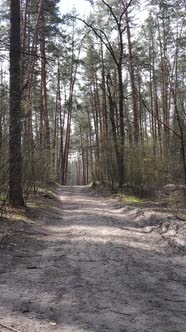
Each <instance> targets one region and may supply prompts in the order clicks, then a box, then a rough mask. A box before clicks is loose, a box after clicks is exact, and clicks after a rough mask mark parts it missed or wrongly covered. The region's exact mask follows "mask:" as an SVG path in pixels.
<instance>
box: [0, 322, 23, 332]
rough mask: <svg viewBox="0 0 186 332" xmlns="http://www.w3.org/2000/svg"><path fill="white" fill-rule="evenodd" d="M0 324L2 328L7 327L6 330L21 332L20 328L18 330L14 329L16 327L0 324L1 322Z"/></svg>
mask: <svg viewBox="0 0 186 332" xmlns="http://www.w3.org/2000/svg"><path fill="white" fill-rule="evenodd" d="M0 326H1V327H3V328H4V329H7V330H10V331H12V332H21V331H20V330H19V331H18V330H16V329H14V328H13V327H10V326H7V325H4V324H2V323H0Z"/></svg>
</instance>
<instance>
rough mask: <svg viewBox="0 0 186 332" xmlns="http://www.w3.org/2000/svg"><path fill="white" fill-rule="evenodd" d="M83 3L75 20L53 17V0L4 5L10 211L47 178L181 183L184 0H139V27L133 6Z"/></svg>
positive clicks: (1, 97)
mask: <svg viewBox="0 0 186 332" xmlns="http://www.w3.org/2000/svg"><path fill="white" fill-rule="evenodd" d="M91 3H93V4H94V5H93V7H92V12H91V15H90V17H88V18H86V19H83V18H82V17H79V16H77V14H76V13H75V12H74V11H73V12H72V13H69V15H67V16H66V17H63V18H61V17H60V15H59V9H58V4H59V1H58V0H55V1H52V0H46V1H44V0H37V1H36V0H22V1H20V3H19V1H11V2H10V5H11V7H9V4H8V2H7V1H4V7H3V10H4V11H1V12H0V15H1V17H3V25H2V26H1V27H0V44H1V49H2V50H3V51H1V52H0V62H1V65H0V157H1V158H0V188H1V191H2V192H3V193H6V192H7V184H9V199H10V203H11V204H12V205H23V204H24V200H23V196H24V195H23V194H25V193H28V192H29V191H30V190H31V189H32V188H33V189H34V190H37V186H39V184H40V183H42V184H46V183H47V181H48V180H57V181H59V182H60V183H62V184H67V183H69V182H70V181H71V180H72V181H71V182H72V183H78V184H87V183H89V182H91V181H96V180H98V181H104V182H108V183H110V184H112V186H113V187H114V186H119V187H120V188H122V187H123V185H124V184H126V183H127V184H129V185H132V186H134V187H135V186H137V187H142V188H143V187H146V186H148V187H152V186H161V185H163V184H164V183H167V182H175V181H176V182H180V183H183V182H186V143H185V142H186V137H185V132H186V131H185V129H186V115H185V112H186V111H185V104H186V100H185V88H186V87H185V75H186V66H185V46H186V45H185V38H184V36H185V33H186V21H185V3H184V1H182V0H180V1H176V2H175V1H173V0H153V1H152V0H149V2H148V3H147V6H146V11H145V13H146V19H145V20H144V21H143V23H142V18H141V16H140V17H139V13H138V11H139V7H138V5H139V4H140V5H143V3H142V1H140V0H132V1H123V0H119V1H116V0H97V1H91ZM17 6H18V7H17ZM9 8H11V31H10V43H9V41H8V33H9V26H8V25H7V24H6V18H7V9H9ZM15 17H16V19H15ZM8 19H9V18H8ZM77 22H78V23H77ZM79 24H80V25H79ZM12 26H14V28H12ZM18 29H19V32H18ZM9 45H10V94H9V93H8V83H7V77H8V75H7V69H6V66H5V68H3V65H2V64H3V61H4V59H7V57H6V51H7V50H8V51H9ZM4 51H5V52H4ZM3 52H4V53H3ZM9 106H10V107H9ZM8 108H9V112H8V111H7V109H8ZM8 123H9V124H10V130H8V127H9V126H8ZM8 145H10V160H9V156H8V153H7V151H8V149H7V147H8ZM9 162H10V163H9ZM8 165H9V166H8ZM22 166H23V167H22ZM9 175H10V177H9ZM21 185H23V188H21ZM26 196H27V195H26Z"/></svg>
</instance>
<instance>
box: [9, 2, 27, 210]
mask: <svg viewBox="0 0 186 332" xmlns="http://www.w3.org/2000/svg"><path fill="white" fill-rule="evenodd" d="M20 60H21V39H20V0H11V2H10V125H9V137H10V138H9V151H10V172H9V202H10V204H11V205H12V206H14V207H18V206H24V199H23V190H22V154H21V87H20V85H21V82H20Z"/></svg>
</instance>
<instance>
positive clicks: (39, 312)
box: [0, 186, 186, 332]
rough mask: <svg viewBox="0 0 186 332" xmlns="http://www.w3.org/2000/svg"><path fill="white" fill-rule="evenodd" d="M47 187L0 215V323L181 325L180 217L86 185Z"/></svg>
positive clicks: (20, 326) (129, 327)
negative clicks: (21, 209)
mask: <svg viewBox="0 0 186 332" xmlns="http://www.w3.org/2000/svg"><path fill="white" fill-rule="evenodd" d="M55 196H56V199H50V197H48V198H47V197H45V198H43V197H42V198H41V197H37V199H35V202H33V201H32V203H30V204H29V206H30V211H31V212H30V213H29V214H28V215H27V214H26V213H25V215H24V214H23V216H22V217H21V216H20V217H17V218H15V220H13V219H12V221H10V218H9V219H6V218H4V219H3V220H1V222H0V331H1V332H7V331H14V332H16V331H18V332H53V331H56V332H62V331H64V332H72V331H74V332H80V331H81V332H85V331H89V332H95V331H97V332H104V331H113V332H134V331H136V332H183V331H185V330H186V259H185V258H186V246H185V240H186V221H183V220H179V219H177V218H176V217H175V216H173V215H171V214H169V213H162V212H158V211H155V210H153V209H151V208H139V207H131V206H127V205H124V204H123V203H121V202H120V201H119V200H117V199H113V198H108V197H107V198H106V197H103V196H101V195H99V194H95V193H94V192H93V191H91V190H90V188H88V187H65V188H61V187H60V186H58V187H56V189H55ZM7 218H8V217H7Z"/></svg>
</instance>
